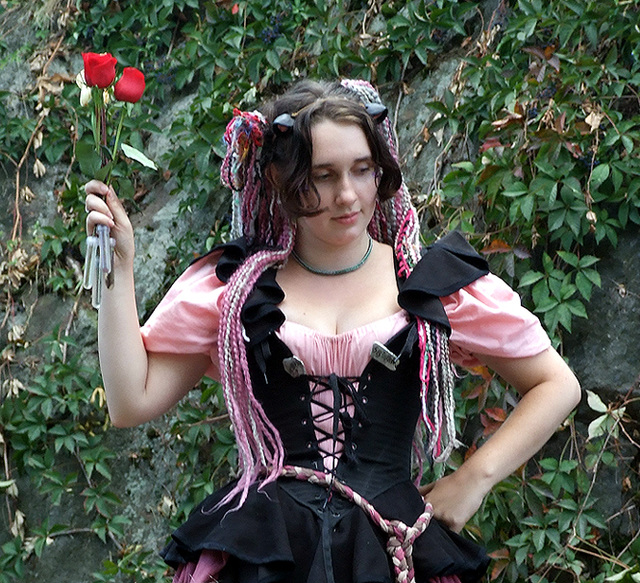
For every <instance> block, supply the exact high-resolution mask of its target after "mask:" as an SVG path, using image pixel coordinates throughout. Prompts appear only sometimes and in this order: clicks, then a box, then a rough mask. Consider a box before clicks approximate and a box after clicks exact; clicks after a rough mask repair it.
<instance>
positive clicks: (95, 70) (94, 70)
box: [82, 53, 118, 89]
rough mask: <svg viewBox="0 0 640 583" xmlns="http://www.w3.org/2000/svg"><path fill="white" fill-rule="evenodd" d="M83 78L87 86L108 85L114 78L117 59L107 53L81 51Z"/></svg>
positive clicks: (102, 87) (104, 86) (102, 86)
mask: <svg viewBox="0 0 640 583" xmlns="http://www.w3.org/2000/svg"><path fill="white" fill-rule="evenodd" d="M82 60H83V61H84V80H85V82H86V84H87V86H88V87H93V86H94V85H96V86H97V87H100V89H105V88H106V87H109V85H111V83H113V80H114V79H115V78H116V63H117V62H118V61H117V59H116V58H115V57H114V56H113V55H111V54H109V53H101V54H97V53H82Z"/></svg>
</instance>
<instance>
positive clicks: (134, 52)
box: [0, 0, 640, 583]
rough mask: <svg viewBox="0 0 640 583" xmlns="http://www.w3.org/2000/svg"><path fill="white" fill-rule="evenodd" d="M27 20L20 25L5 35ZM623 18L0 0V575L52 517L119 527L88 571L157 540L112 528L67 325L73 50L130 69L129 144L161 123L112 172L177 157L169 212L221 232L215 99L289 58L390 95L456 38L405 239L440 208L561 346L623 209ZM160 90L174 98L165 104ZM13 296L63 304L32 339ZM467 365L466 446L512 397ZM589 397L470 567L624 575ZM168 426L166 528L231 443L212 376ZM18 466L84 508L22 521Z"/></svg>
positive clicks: (142, 178)
mask: <svg viewBox="0 0 640 583" xmlns="http://www.w3.org/2000/svg"><path fill="white" fill-rule="evenodd" d="M26 20H31V22H32V23H33V30H34V31H35V32H34V35H33V36H30V37H28V38H27V40H26V42H21V43H20V44H11V40H10V39H11V37H12V34H11V33H14V34H13V36H14V37H15V30H16V28H17V27H18V26H20V25H21V23H22V22H24V21H26ZM639 20H640V7H639V6H638V5H637V3H636V2H631V1H622V0H599V1H597V2H596V1H590V0H551V1H548V2H543V1H542V0H509V1H507V0H501V1H499V2H486V3H477V2H466V1H462V0H458V1H456V0H446V1H445V0H406V1H403V2H378V1H371V2H366V3H365V2H358V1H356V0H349V1H345V2H334V1H332V0H319V1H316V2H303V1H302V0H293V1H290V0H289V1H286V2H285V1H284V0H276V1H275V2H271V3H268V4H265V3H264V2H258V1H257V0H243V1H238V2H237V3H236V2H233V1H232V0H217V1H213V0H161V1H151V0H140V1H137V2H133V1H128V0H121V1H120V2H114V1H113V0H95V1H93V2H85V1H81V0H77V1H75V0H55V1H47V2H45V1H44V0H43V1H35V0H34V1H33V2H27V3H25V2H20V1H17V0H6V1H4V2H1V3H0V30H2V31H3V32H5V33H7V34H6V35H3V38H2V40H0V51H1V53H0V55H1V56H0V70H2V69H7V70H8V69H10V68H11V67H15V66H17V63H20V62H24V61H25V60H28V61H29V63H30V70H31V71H32V72H33V85H32V88H31V90H30V91H29V92H27V93H26V94H16V93H15V92H12V91H7V90H5V91H2V92H0V117H2V119H3V120H4V121H3V124H2V125H0V144H1V145H0V164H1V165H2V169H3V172H4V174H5V176H7V177H10V180H11V184H12V192H11V197H10V199H11V200H12V201H13V202H12V205H13V209H12V210H13V213H12V220H11V222H10V224H8V226H6V225H5V226H3V227H2V230H3V233H2V234H3V242H2V243H1V244H0V284H1V287H2V292H0V298H1V299H2V302H3V305H4V321H3V326H4V328H3V334H2V339H1V344H0V347H1V348H2V349H1V351H0V373H1V374H2V379H1V385H0V387H1V388H0V453H1V454H2V463H0V466H1V467H2V470H0V497H1V498H2V502H3V503H2V511H1V512H2V513H3V514H2V516H3V517H2V521H3V523H6V524H7V525H8V527H9V528H8V533H7V534H6V535H5V534H3V533H0V583H11V582H13V581H22V580H25V576H26V574H27V573H28V572H29V568H30V566H31V564H32V563H33V562H34V560H37V558H38V557H40V556H42V554H43V553H44V552H45V550H46V548H47V547H48V546H49V545H50V544H53V543H54V541H55V540H56V538H59V537H64V536H69V535H71V534H76V535H82V536H95V537H98V538H99V539H100V540H102V541H104V542H105V543H106V542H108V543H109V544H111V545H112V548H114V549H116V550H115V552H114V553H113V555H112V556H111V557H110V558H108V559H107V560H105V562H104V564H103V565H102V566H96V569H97V570H96V572H95V573H94V575H93V580H94V581H96V582H98V581H114V580H119V581H134V580H135V581H136V582H137V583H138V582H152V581H153V582H156V581H158V582H159V581H165V580H166V577H167V570H166V567H165V566H164V564H163V563H162V562H161V561H160V560H159V559H158V557H157V554H156V551H157V549H156V548H153V547H152V546H151V545H148V544H145V543H144V541H137V540H132V538H131V536H132V535H131V532H132V531H131V526H132V525H131V520H130V518H129V517H128V516H125V514H124V512H123V508H122V493H121V492H118V491H116V484H117V481H116V479H115V478H114V464H115V462H116V459H117V457H116V456H117V454H116V453H114V452H113V451H111V449H110V448H109V447H108V445H107V438H106V436H107V435H108V431H109V419H108V416H107V414H106V411H105V406H104V391H103V389H102V388H101V379H100V377H99V373H98V368H97V362H96V361H95V356H91V357H87V354H90V355H94V354H95V345H94V344H93V339H89V340H87V338H86V334H87V333H86V327H85V328H84V330H85V337H83V338H80V337H74V329H75V328H74V324H75V323H76V322H77V320H78V319H79V317H80V314H81V313H82V311H83V310H86V308H87V306H88V303H87V301H86V298H84V296H83V295H82V292H81V289H80V286H81V280H82V277H81V265H82V261H83V245H84V243H83V239H84V235H83V226H82V222H83V202H82V199H83V197H82V184H83V181H84V177H83V176H82V175H81V169H80V168H79V167H78V164H77V161H76V158H75V150H76V148H77V147H78V145H79V144H82V143H85V142H87V141H89V140H90V139H91V137H90V129H89V126H88V120H87V119H86V118H87V116H86V115H84V114H83V112H82V111H81V110H80V109H79V108H80V106H79V103H78V99H77V88H76V87H75V85H74V80H73V76H72V75H70V74H69V73H68V71H71V70H73V64H74V63H78V64H77V66H76V68H79V67H80V65H79V54H80V52H81V51H86V50H91V51H98V52H100V51H109V52H111V53H112V54H114V55H115V56H116V57H117V59H118V61H119V62H120V63H122V64H124V65H131V66H136V67H138V68H141V69H142V70H143V71H144V72H145V75H146V78H147V91H146V94H145V100H143V102H141V103H140V104H139V105H138V106H137V107H138V109H137V115H136V117H135V123H134V122H129V123H128V125H127V126H126V127H125V129H124V132H125V134H126V136H125V139H126V140H127V141H128V143H131V144H133V145H134V146H135V147H138V148H140V149H142V148H143V146H144V145H145V144H146V143H147V142H148V141H149V139H150V138H151V137H154V136H157V135H158V134H159V133H160V132H162V133H163V134H165V137H166V138H168V140H169V143H170V147H168V148H167V151H166V153H165V154H164V156H163V158H162V160H158V162H159V163H160V165H161V167H162V168H163V172H162V174H161V175H153V176H151V175H145V174H141V173H139V172H137V171H134V170H133V169H132V167H130V166H129V164H128V163H127V161H126V160H125V159H121V160H120V161H119V163H118V165H117V167H116V169H115V170H114V178H115V180H116V182H118V186H119V191H120V193H121V194H122V195H123V196H124V198H125V199H126V203H127V205H128V206H129V208H130V210H131V211H132V212H135V210H136V209H137V208H138V206H139V205H143V204H144V197H145V193H146V192H148V190H150V189H151V188H152V187H153V186H154V185H155V184H156V183H158V182H160V181H168V180H169V179H173V180H174V183H175V190H176V191H177V190H180V191H181V192H185V193H187V195H188V196H187V198H186V199H184V201H183V204H182V207H181V212H182V213H187V212H194V211H196V209H207V212H208V213H209V214H210V216H211V225H212V228H211V232H210V233H208V234H207V235H206V238H207V241H206V245H207V246H208V247H210V246H211V245H213V244H214V243H215V242H216V241H219V240H221V238H224V237H225V236H226V231H225V226H224V225H225V213H226V208H227V201H226V199H225V196H224V194H223V193H222V191H221V189H220V188H219V178H218V172H219V162H220V156H221V155H222V151H221V136H222V132H223V130H224V127H225V125H226V122H227V121H228V119H229V117H230V115H231V112H232V109H233V107H236V106H237V107H245V108H250V107H252V106H254V105H255V104H256V103H257V102H258V101H260V100H261V99H262V98H264V97H268V96H269V95H271V94H272V93H274V92H277V91H278V90H279V89H280V88H281V87H282V86H284V85H286V84H288V83H290V82H291V81H294V80H295V79H297V78H302V77H307V76H316V77H336V76H351V77H361V78H364V79H368V80H371V81H372V82H374V83H376V84H377V85H378V86H379V87H380V88H381V89H382V90H383V91H384V92H387V93H388V94H391V93H392V92H393V93H394V94H398V95H400V101H401V99H402V96H403V95H404V92H405V91H407V90H408V88H409V87H410V84H411V82H412V81H413V80H414V79H419V78H420V77H421V75H423V73H424V71H425V70H429V69H431V68H436V67H437V66H438V62H439V61H440V60H442V59H445V58H452V55H456V57H457V58H459V60H460V64H459V67H458V70H457V73H456V75H455V77H454V80H453V82H452V84H451V85H450V86H449V88H448V89H447V90H446V91H445V92H444V93H443V94H442V95H441V96H439V98H438V99H434V100H433V101H431V102H430V103H428V104H426V107H428V108H429V110H430V112H431V115H430V117H429V119H428V121H427V123H426V125H425V127H424V128H422V132H421V135H420V136H419V138H418V140H419V141H420V140H421V141H422V143H423V144H424V143H426V142H428V141H429V140H436V139H437V136H446V140H442V142H441V143H442V144H444V145H443V146H442V152H441V155H440V159H441V160H442V172H441V175H440V176H439V177H438V178H437V179H436V180H435V182H434V185H435V187H434V189H433V192H429V193H427V194H428V197H427V203H426V204H425V205H424V217H423V218H424V224H425V229H424V236H425V240H426V241H427V242H429V241H430V240H432V239H433V238H434V237H435V236H437V235H438V234H439V233H440V232H442V231H444V230H449V229H453V228H458V229H461V230H462V231H464V232H465V233H467V234H468V235H469V236H470V237H472V238H473V239H474V243H475V244H476V246H477V247H478V248H479V249H481V250H482V251H483V252H484V253H485V254H486V255H487V256H488V257H489V259H490V261H491V264H492V268H493V270H494V271H495V272H497V273H498V274H499V275H501V276H502V277H504V278H505V279H507V280H509V282H510V283H511V284H512V285H514V287H516V288H517V289H518V290H519V291H520V292H521V293H522V295H523V296H524V298H525V301H526V302H527V303H528V305H529V306H530V307H531V309H532V310H533V311H534V312H536V313H537V314H538V315H539V316H540V317H541V319H542V321H543V323H544V325H545V327H546V328H547V330H548V331H549V333H550V335H551V336H552V338H553V341H554V343H555V344H556V346H559V347H561V345H562V338H563V335H564V334H567V333H570V332H571V328H572V323H573V322H574V319H575V318H586V317H588V315H589V314H588V302H589V300H590V298H591V296H592V293H593V290H594V287H597V286H600V285H601V281H600V275H599V272H598V261H599V258H600V257H601V256H602V252H603V251H602V250H603V248H606V247H607V246H615V245H616V244H617V239H618V235H619V234H620V233H621V232H622V231H623V230H625V229H629V228H631V227H634V226H637V225H638V224H640V212H639V209H640V160H639V158H638V156H637V154H636V153H635V150H636V148H637V147H638V143H639V142H640V97H639V95H638V86H639V85H640V62H639V59H638V57H639V55H638V51H639V50H640V49H639V48H638V47H640V29H639V28H638V24H637V23H638V21H639ZM56 62H61V63H63V66H62V67H58V68H57V69H55V68H54V66H53V64H54V63H56ZM65 71H67V73H65ZM146 96H148V99H147V98H146ZM170 103H180V104H181V106H180V108H179V109H178V111H177V113H175V114H174V115H173V117H172V118H171V119H170V120H169V121H167V119H166V118H165V116H164V114H166V112H167V111H166V110H167V108H168V104H170ZM161 123H166V124H167V125H166V126H162V129H160V124H161ZM52 174H55V176H54V177H53V178H51V176H52ZM49 179H51V184H52V185H53V186H52V188H51V190H52V192H53V193H54V195H55V197H56V203H57V207H58V209H57V210H58V212H57V214H56V216H55V217H54V218H51V219H50V220H49V219H48V218H47V217H43V218H42V219H41V220H40V221H39V222H37V223H36V225H35V227H34V228H33V229H32V230H31V231H30V232H25V231H24V229H23V215H24V213H25V212H26V210H25V209H27V208H30V207H28V205H30V204H31V201H33V200H34V198H35V197H36V194H35V193H34V189H35V186H34V181H35V180H49ZM203 244H205V241H203V239H202V237H197V236H196V235H195V234H193V233H190V234H188V235H186V236H185V237H184V238H182V239H180V240H177V241H175V244H174V246H173V247H172V249H171V252H170V255H171V257H170V261H169V264H168V266H167V273H166V283H167V284H168V283H169V282H170V281H171V280H172V279H173V278H174V277H175V275H176V273H178V272H179V271H181V270H182V268H183V267H184V265H185V263H186V261H188V258H189V257H190V256H192V254H193V253H194V252H199V251H202V250H203V249H202V246H203ZM33 294H36V295H38V294H54V295H56V296H58V297H59V298H61V299H62V300H64V301H65V302H67V303H66V305H67V306H68V309H69V314H70V315H69V317H68V319H67V320H66V324H65V325H64V326H63V327H61V328H60V329H57V330H55V331H54V332H53V333H49V334H45V335H44V336H42V337H40V338H33V337H31V336H30V335H29V318H28V314H27V313H26V310H25V306H27V304H28V302H29V299H28V298H29V297H30V296H31V295H33ZM16 314H18V315H19V316H20V317H17V316H15V315H16ZM93 324H94V325H95V322H93ZM93 334H94V335H95V329H93ZM473 372H474V374H473V375H469V376H467V377H466V378H465V379H464V380H463V382H462V383H461V386H460V389H459V390H460V396H461V398H460V403H461V406H460V408H459V410H458V412H457V415H458V423H459V427H460V432H461V433H462V434H463V435H464V436H465V438H466V443H469V444H471V445H470V449H469V451H473V449H474V448H475V447H477V446H478V445H479V444H480V443H481V442H482V441H483V440H484V439H486V438H487V437H489V436H490V435H491V434H492V433H493V431H495V430H496V428H497V427H498V426H499V425H500V423H501V422H502V421H503V420H504V418H505V417H506V415H507V413H508V411H509V410H510V409H511V408H512V407H513V405H514V402H513V397H512V396H511V394H510V393H509V392H508V391H505V388H504V387H503V386H502V385H501V383H500V382H499V381H498V380H497V379H496V378H494V377H493V376H492V375H491V374H490V373H489V372H488V371H487V370H486V369H478V370H475V371H473ZM591 405H592V407H593V408H594V412H595V413H597V415H598V420H599V421H598V426H597V432H596V429H595V428H594V429H593V431H590V432H589V435H580V434H579V433H578V432H577V431H576V429H575V427H574V425H573V423H572V422H571V421H570V422H568V424H567V426H566V427H564V428H563V430H561V431H560V432H559V433H558V435H557V436H556V438H555V439H554V442H553V444H552V449H550V450H548V451H545V452H543V453H542V454H540V455H539V456H538V457H537V458H536V459H535V460H534V461H532V462H531V463H530V464H529V465H528V466H527V467H524V468H522V469H521V471H519V472H517V473H516V474H514V475H513V476H511V477H510V478H508V479H507V480H505V481H504V482H503V483H501V484H500V485H499V486H498V487H496V489H495V490H494V492H493V493H492V494H491V495H490V496H489V497H488V498H487V500H486V501H485V504H484V505H483V507H482V508H481V510H480V511H479V512H478V514H477V515H476V516H475V517H474V519H473V520H472V521H471V523H470V524H469V525H468V527H467V531H468V535H469V536H472V537H475V538H477V539H478V540H479V541H481V542H482V543H483V544H485V545H487V546H488V548H489V551H490V552H491V556H492V557H493V559H494V561H493V564H492V570H491V572H490V574H489V576H488V580H490V581H500V582H516V581H522V580H531V581H534V582H536V583H546V582H548V581H583V582H589V583H603V582H604V581H622V582H623V583H624V582H631V581H638V580H639V579H640V573H638V567H637V565H638V564H639V563H640V539H638V536H636V537H634V538H632V539H631V540H628V539H627V540H621V539H620V540H619V539H616V537H613V536H609V537H607V538H606V544H604V543H605V540H604V539H605V536H604V535H605V533H606V532H607V529H608V525H607V523H606V522H605V518H604V517H603V516H602V515H601V513H600V512H599V511H598V510H597V506H596V504H595V502H596V500H595V497H594V495H593V485H594V483H595V482H596V480H597V479H598V478H599V476H600V475H601V473H602V472H603V471H605V470H606V469H607V468H617V471H619V472H620V473H621V474H623V475H624V476H625V479H627V480H629V483H630V484H631V483H634V484H637V475H635V474H634V473H633V471H632V470H631V469H630V468H629V466H628V465H627V462H626V461H625V460H624V459H623V457H622V456H620V455H618V452H619V450H620V447H621V443H622V441H623V440H626V441H625V443H632V444H635V442H634V441H633V436H632V435H631V433H630V430H629V429H628V428H629V427H631V425H632V423H633V421H632V420H630V418H629V417H628V414H627V413H626V412H625V411H626V409H625V407H627V406H628V405H629V402H626V403H615V404H610V405H605V404H603V403H602V402H600V403H598V402H597V401H592V402H591ZM166 427H167V428H168V429H167V434H166V435H163V436H161V437H162V439H163V440H165V441H166V443H165V445H166V446H167V447H171V448H172V450H173V451H174V452H175V456H176V463H177V466H178V469H179V472H180V477H179V479H178V480H177V482H176V483H175V484H172V490H171V491H168V492H167V495H166V497H165V498H164V499H163V500H162V501H161V505H160V512H161V513H162V514H163V515H164V516H166V522H167V532H169V530H170V528H171V527H172V526H176V525H177V524H179V523H180V522H181V521H182V520H183V519H184V517H185V516H186V515H187V514H188V512H189V511H190V510H191V509H192V508H193V506H194V505H195V504H196V503H197V502H199V501H200V500H201V499H202V498H203V497H204V496H205V495H206V494H208V493H210V492H211V491H212V490H213V489H214V488H215V487H216V486H217V485H218V484H219V483H221V482H223V481H224V480H226V479H227V478H228V477H229V476H230V475H232V474H233V471H234V470H233V468H234V466H235V464H234V462H235V454H236V452H235V445H234V441H233V435H232V433H231V430H230V428H229V423H228V419H227V417H226V413H225V411H224V407H223V399H222V395H221V393H220V387H219V386H218V385H217V384H216V383H213V382H211V381H206V380H205V381H203V382H202V383H201V385H200V386H199V387H197V388H196V389H195V390H194V391H193V392H192V393H191V394H190V397H189V398H188V399H186V400H185V401H184V402H183V403H181V404H180V405H179V406H178V408H177V409H176V411H175V413H174V414H172V416H171V418H170V419H169V420H168V421H167V424H166ZM594 427H595V426H594ZM148 431H150V432H153V431H155V429H154V428H153V427H150V428H149V430H148ZM137 455H139V456H140V457H144V456H145V455H146V454H145V453H144V452H139V454H137ZM463 455H465V453H464V452H461V453H460V454H459V457H458V458H455V459H454V460H453V462H452V464H453V465H455V464H456V463H460V462H461V461H462V457H463ZM24 483H29V484H30V486H32V487H33V488H35V490H36V491H37V492H38V494H39V495H40V496H42V497H43V498H44V499H46V500H47V501H48V503H49V504H50V505H52V506H60V505H65V504H68V502H69V500H71V499H80V500H82V504H83V508H84V519H83V521H82V523H81V524H59V523H55V524H50V523H49V521H48V519H47V518H46V517H43V519H42V521H41V522H39V523H37V524H36V523H33V524H32V523H28V522H25V512H24V510H25V506H24V505H25V504H26V501H25V500H24V499H23V498H21V488H22V484H24Z"/></svg>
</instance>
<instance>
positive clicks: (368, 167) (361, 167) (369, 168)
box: [356, 164, 373, 176]
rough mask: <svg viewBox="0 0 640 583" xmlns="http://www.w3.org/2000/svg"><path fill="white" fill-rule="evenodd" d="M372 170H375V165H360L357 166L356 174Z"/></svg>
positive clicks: (367, 172) (363, 173)
mask: <svg viewBox="0 0 640 583" xmlns="http://www.w3.org/2000/svg"><path fill="white" fill-rule="evenodd" d="M370 172H373V167H372V166H370V165H368V164H367V165H366V166H360V167H358V168H356V174H359V175H360V176H363V175H365V174H369V173H370Z"/></svg>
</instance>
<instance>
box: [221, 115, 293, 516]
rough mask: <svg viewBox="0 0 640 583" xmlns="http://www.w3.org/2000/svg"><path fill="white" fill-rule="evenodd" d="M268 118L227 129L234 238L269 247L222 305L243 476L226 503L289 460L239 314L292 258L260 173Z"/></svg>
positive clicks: (225, 169)
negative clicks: (259, 389) (254, 382)
mask: <svg viewBox="0 0 640 583" xmlns="http://www.w3.org/2000/svg"><path fill="white" fill-rule="evenodd" d="M266 123H267V122H266V120H265V119H264V117H263V116H262V114H261V113H259V112H250V113H248V112H241V111H238V110H235V111H234V117H233V119H232V120H231V121H230V122H229V124H228V126H227V130H226V131H225V135H224V140H225V143H226V145H227V155H226V157H225V159H224V161H223V163H222V168H221V177H222V180H223V182H224V183H225V184H226V185H227V186H228V187H229V188H231V190H232V191H233V192H234V199H233V219H232V236H233V237H238V236H241V235H245V236H246V237H248V238H249V239H255V240H257V242H258V243H259V244H260V245H261V246H264V247H266V249H262V250H260V251H258V252H256V253H254V254H253V255H250V256H249V257H248V258H247V259H245V261H244V262H243V263H242V264H241V265H240V267H239V268H238V269H237V270H236V271H235V272H234V273H233V275H232V276H231V277H230V279H229V281H228V282H227V286H226V290H225V293H224V295H223V297H222V301H221V305H220V327H219V331H218V351H219V356H220V370H221V371H222V379H221V381H222V387H223V393H224V397H225V403H226V405H227V410H228V412H229V416H230V419H231V422H232V424H233V428H234V432H235V435H236V442H237V447H238V465H239V469H240V477H239V479H238V482H237V484H236V486H235V487H234V488H233V490H232V491H231V492H230V493H229V494H228V495H227V496H226V497H225V499H224V500H222V501H221V502H220V505H223V504H225V503H227V502H229V501H231V500H232V499H233V498H235V496H236V495H238V494H241V496H240V500H239V502H238V504H237V506H236V507H239V506H241V505H242V503H243V502H244V501H245V499H246V497H247V494H248V490H249V487H250V486H251V484H252V483H254V482H255V481H256V480H257V478H258V476H259V475H261V474H264V473H265V471H267V478H266V480H265V481H264V483H268V482H271V481H273V480H275V479H276V478H277V476H278V471H279V469H280V468H281V467H282V464H283V460H284V450H283V447H282V442H281V440H280V436H279V434H278V431H277V430H276V428H275V427H274V426H273V425H272V423H271V422H270V421H269V419H268V418H267V416H266V414H265V413H264V410H263V408H262V406H261V405H260V403H259V402H258V400H257V399H256V398H255V396H254V394H253V390H252V386H251V378H250V373H249V365H248V361H247V352H246V345H245V341H244V338H245V334H244V329H243V326H242V322H241V320H240V317H239V314H240V311H241V309H242V306H243V305H244V303H245V302H246V300H247V298H248V296H249V294H250V293H251V291H252V290H253V287H254V285H255V283H256V282H257V280H258V278H259V277H260V276H261V275H262V273H263V272H264V271H265V270H266V269H268V268H270V267H273V266H275V265H279V264H281V263H282V262H284V261H285V260H286V258H287V257H288V256H289V254H290V253H291V249H292V248H293V242H294V234H295V228H294V225H293V223H292V222H291V221H290V220H289V219H288V218H287V217H286V215H285V214H284V211H283V210H282V209H281V207H280V205H279V203H278V202H277V200H275V199H276V197H274V196H271V193H270V192H268V188H267V184H265V183H264V182H263V179H262V175H261V172H260V163H259V159H260V152H261V148H262V145H263V136H264V133H263V132H264V129H265V126H266Z"/></svg>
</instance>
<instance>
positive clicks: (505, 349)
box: [441, 273, 551, 367]
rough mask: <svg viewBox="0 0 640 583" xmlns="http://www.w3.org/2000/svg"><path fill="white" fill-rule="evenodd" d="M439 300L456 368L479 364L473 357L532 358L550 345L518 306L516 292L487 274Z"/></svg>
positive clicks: (534, 320) (539, 327)
mask: <svg viewBox="0 0 640 583" xmlns="http://www.w3.org/2000/svg"><path fill="white" fill-rule="evenodd" d="M441 300H442V304H443V306H444V309H445V312H446V313H447V317H448V318H449V322H450V324H451V339H450V342H451V359H452V360H453V362H455V363H456V364H459V365H461V366H464V367H473V366H477V365H479V364H481V363H480V361H479V360H478V359H477V358H476V357H474V356H473V354H474V353H480V354H488V355H491V356H504V357H508V358H518V357H525V356H534V355H536V354H539V353H541V352H542V351H543V350H546V349H547V348H548V347H549V346H550V345H551V341H550V340H549V337H548V336H547V333H546V332H545V331H544V329H543V328H542V325H541V324H540V320H538V318H537V317H536V316H534V315H533V314H532V313H531V312H530V311H529V310H527V309H526V308H524V307H523V306H522V304H521V302H520V296H519V295H518V294H517V293H516V292H514V291H513V290H512V289H511V288H510V287H509V286H508V285H507V284H506V283H505V282H504V281H502V280H501V279H500V278H499V277H497V276H495V275H493V274H491V273H489V274H488V275H484V276H482V277H480V278H479V279H477V280H475V281H474V282H473V283H470V284H469V285H467V286H465V287H463V288H461V289H460V290H458V291H457V292H455V293H453V294H451V295H450V296H445V297H443V298H441Z"/></svg>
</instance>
